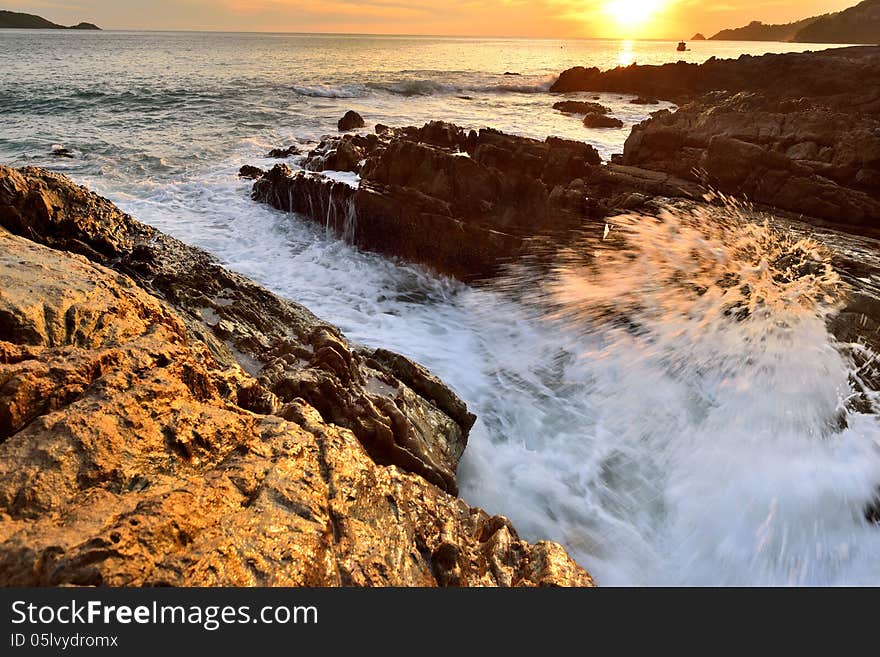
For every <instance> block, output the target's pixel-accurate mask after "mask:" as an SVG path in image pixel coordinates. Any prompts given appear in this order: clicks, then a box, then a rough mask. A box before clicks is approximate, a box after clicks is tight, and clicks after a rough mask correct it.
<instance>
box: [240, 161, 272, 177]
mask: <svg viewBox="0 0 880 657" xmlns="http://www.w3.org/2000/svg"><path fill="white" fill-rule="evenodd" d="M264 173H266V172H265V171H263V170H262V169H261V168H260V167H255V166H253V165H250V164H245V165H244V166H243V167H242V168H241V169H239V170H238V176H239V177H240V178H249V179H251V180H256V179H257V178H259V177H261V176H262V175H263V174H264Z"/></svg>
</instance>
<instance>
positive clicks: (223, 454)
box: [0, 170, 592, 586]
mask: <svg viewBox="0 0 880 657" xmlns="http://www.w3.org/2000/svg"><path fill="white" fill-rule="evenodd" d="M10 175H11V174H10V172H9V170H2V176H0V186H2V189H3V195H2V202H0V210H2V211H3V213H4V216H5V217H6V218H7V219H8V217H9V216H10V206H9V205H6V203H7V202H8V201H9V200H10V199H9V196H8V193H9V190H10V188H13V189H15V188H19V187H20V185H21V184H22V182H24V183H25V184H28V183H29V182H35V180H34V177H35V176H38V175H44V176H46V177H47V178H46V179H44V182H46V183H48V181H52V182H53V183H54V189H53V190H52V191H51V192H50V191H49V189H48V185H47V187H43V188H42V193H43V194H52V195H53V196H54V198H55V199H56V200H58V201H61V199H62V198H63V187H64V185H67V186H70V187H71V188H72V187H73V186H71V185H70V183H66V182H64V181H63V179H61V178H60V177H56V176H54V174H49V173H48V172H45V173H43V174H38V173H37V171H36V170H29V171H26V172H25V173H24V176H22V177H21V178H20V179H15V180H10ZM82 193H83V194H85V192H82ZM67 200H73V199H67ZM80 200H82V201H86V200H90V201H91V202H93V203H94V204H95V205H94V209H97V210H108V211H109V208H110V207H111V206H110V205H109V203H107V202H103V203H101V202H99V201H98V200H97V198H96V197H89V199H85V198H83V199H80ZM61 202H62V203H63V201H61ZM12 207H13V210H14V212H17V213H19V219H21V218H23V217H22V216H21V215H20V213H21V211H22V210H24V208H23V207H22V206H19V205H18V204H16V205H14V206H12ZM77 208H78V209H80V210H82V209H84V206H82V205H79V204H77ZM69 209H70V210H71V211H73V208H69ZM62 214H63V215H66V212H65V209H64V208H63V207H62ZM112 217H116V218H117V219H118V220H119V221H118V222H117V223H115V224H114V223H110V224H107V225H106V228H107V229H108V230H112V229H113V228H114V227H115V228H117V229H125V228H128V229H133V230H135V229H138V228H142V229H143V230H148V229H146V227H139V226H137V225H134V224H131V220H130V219H127V218H125V217H124V215H121V213H118V211H117V213H115V214H112V215H108V218H112ZM34 220H35V226H37V227H39V226H40V221H39V220H38V218H37V217H36V216H35V217H34ZM68 221H73V220H71V219H69V218H68V219H67V220H62V221H61V222H60V223H59V225H60V226H64V227H66V229H67V237H66V239H70V235H71V234H72V231H73V229H74V224H73V223H68ZM99 225H102V224H101V222H100V221H98V222H97V223H96V225H95V226H93V228H97V227H98V226H99ZM153 236H154V237H157V236H158V234H156V233H154V235H153ZM83 237H85V235H83ZM92 237H94V235H92ZM129 237H130V238H133V239H136V235H134V234H129ZM166 239H167V238H166ZM108 241H111V242H114V243H118V244H119V246H120V249H122V247H123V245H124V244H125V239H124V238H123V237H122V235H121V234H116V235H108ZM164 246H165V247H166V248H171V249H172V250H173V249H174V246H175V245H174V243H173V242H166V243H165V244H164ZM180 246H182V245H180ZM120 252H121V251H120ZM167 255H168V254H159V255H158V256H157V260H158V261H161V260H163V259H165V257H166V256H167ZM180 255H181V256H183V257H190V256H192V255H194V254H193V252H186V251H184V252H182V253H181V254H180ZM213 265H214V269H215V271H217V272H222V270H220V268H219V267H218V266H217V265H216V263H213ZM167 273H168V272H166V274H167ZM160 275H161V274H160ZM227 276H229V275H224V276H223V277H224V278H226V280H225V281H224V283H225V284H227V283H230V282H232V281H231V280H230V279H229V278H228V277H227ZM0 278H2V280H3V281H4V294H3V295H2V298H0V316H2V317H3V323H4V329H5V330H4V332H3V334H2V336H0V377H2V380H3V381H4V384H3V386H2V388H0V432H2V433H0V518H2V522H0V585H3V586H67V585H75V586H168V585H172V586H339V585H343V586H435V585H441V586H485V585H488V586H495V585H502V586H543V585H557V586H560V585H562V586H569V585H571V586H590V585H592V580H591V579H590V577H589V575H588V574H587V573H586V572H585V571H584V570H583V569H582V568H580V567H579V566H577V565H576V564H575V563H574V562H572V561H571V559H570V558H569V557H568V556H567V555H566V554H565V552H564V551H563V550H562V548H561V547H560V546H558V545H556V544H553V543H536V544H529V543H526V542H525V541H522V540H521V539H519V537H518V536H517V535H516V533H515V532H514V531H513V529H512V528H511V527H510V524H509V522H507V521H506V519H504V518H500V517H497V516H491V517H490V516H488V515H487V514H486V513H484V512H483V511H481V510H479V509H474V508H471V507H469V506H467V505H466V504H465V503H464V502H463V501H461V500H460V499H457V498H455V497H453V496H451V495H449V494H447V493H445V492H443V491H442V490H441V489H440V488H438V487H436V486H434V485H432V484H430V483H428V482H427V481H426V480H425V479H424V478H423V477H421V476H417V475H414V474H409V473H407V472H405V471H403V470H401V469H400V468H397V467H388V466H384V465H379V464H377V463H376V462H375V461H374V460H373V459H372V458H371V457H370V456H369V454H368V452H367V451H366V450H365V449H364V447H363V445H362V444H361V442H360V441H359V440H358V438H357V437H356V436H355V434H354V433H353V432H352V431H350V430H348V429H345V428H342V427H339V426H337V425H335V424H331V423H329V422H327V421H326V420H325V419H324V418H323V417H322V415H321V413H319V411H318V410H316V409H315V408H314V407H313V406H311V405H310V404H309V403H307V402H306V401H304V400H303V399H299V398H297V399H293V400H290V401H289V402H287V403H286V404H284V405H283V406H279V400H278V399H275V398H273V397H272V396H271V394H269V393H268V392H267V391H266V390H265V388H264V387H263V386H262V384H261V383H260V381H259V380H258V379H257V378H255V377H254V376H252V375H251V374H248V373H247V372H246V371H245V370H244V369H243V368H242V367H240V366H239V364H238V363H237V362H227V363H224V362H221V361H220V360H218V359H217V358H215V357H214V355H213V353H212V348H211V346H210V345H209V344H207V343H205V342H203V341H202V340H201V338H200V337H199V335H198V333H196V332H195V331H193V330H192V328H191V327H190V325H192V324H193V322H192V320H191V318H187V317H184V316H182V315H181V314H179V311H178V310H176V309H175V308H174V307H172V304H171V303H170V302H169V300H168V299H160V298H158V297H156V296H154V295H152V294H150V293H148V292H147V291H146V290H145V289H144V288H142V287H141V286H140V285H139V284H138V283H137V282H136V281H135V280H134V279H133V278H131V277H129V276H126V275H123V274H120V273H117V272H115V271H113V270H111V269H108V268H106V267H104V266H101V265H100V264H97V263H95V262H92V261H90V260H88V259H87V258H85V257H83V256H79V255H74V254H71V253H69V252H66V251H63V250H58V249H51V248H48V247H46V246H43V245H39V244H36V243H35V242H32V241H29V240H27V239H24V238H22V237H18V236H15V235H11V234H10V233H8V232H5V231H0ZM233 278H234V277H233ZM188 285H189V283H188V281H184V282H183V289H184V290H186V289H188ZM252 289H258V288H256V286H253V288H252ZM239 291H242V290H239ZM207 293H208V294H210V288H209V289H208V290H207ZM232 294H235V292H232ZM263 296H264V299H271V295H269V294H268V293H266V292H263ZM257 301H259V299H257ZM175 303H179V301H176V302H175ZM264 310H265V311H266V312H267V313H268V314H270V315H271V314H272V313H273V312H275V311H277V310H278V308H277V307H276V308H273V307H271V306H270V307H268V308H265V309H264ZM181 312H183V313H184V314H188V313H189V312H190V311H189V309H188V306H186V305H185V304H184V305H182V306H181ZM279 319H280V318H279ZM202 331H203V333H208V332H209V328H208V327H207V326H204V325H203V326H202ZM310 346H311V347H312V349H313V350H314V352H315V354H318V353H321V352H323V353H324V354H325V356H324V361H325V362H326V363H327V367H329V368H330V369H333V368H336V367H339V368H343V369H344V368H353V367H355V366H354V365H352V364H351V363H350V362H348V361H349V360H350V359H351V358H352V356H351V354H350V352H347V346H346V344H345V342H344V341H343V340H342V339H341V338H339V337H338V336H337V335H336V334H335V333H334V331H333V329H332V328H330V327H321V328H319V329H317V330H316V331H315V332H314V336H313V339H312V341H311V343H310ZM276 348H277V347H276ZM346 353H348V355H346ZM331 354H338V355H340V357H341V359H342V361H344V362H343V363H336V362H335V361H334V358H333V357H332V356H331ZM422 375H423V373H421V372H416V373H415V376H416V377H418V376H422ZM383 376H385V377H386V379H387V380H388V381H392V382H393V379H392V378H391V376H390V375H388V374H385V375H383ZM429 387H430V386H429ZM410 394H415V393H412V392H410ZM375 398H376V399H381V398H382V397H381V395H378V394H376V395H375ZM386 402H387V403H389V404H391V405H394V404H393V403H392V402H391V401H390V400H386ZM243 404H244V405H243ZM398 421H401V420H400V418H398Z"/></svg>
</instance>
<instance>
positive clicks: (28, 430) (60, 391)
mask: <svg viewBox="0 0 880 657" xmlns="http://www.w3.org/2000/svg"><path fill="white" fill-rule="evenodd" d="M878 62H880V48H847V49H840V50H835V51H826V52H823V53H807V54H799V55H773V56H770V55H768V56H765V57H762V58H748V57H742V58H740V59H739V60H735V61H730V62H720V61H715V60H710V61H709V62H707V63H706V64H703V65H700V66H697V65H689V64H683V63H679V64H671V65H666V66H661V67H639V66H630V67H624V68H620V69H615V70H614V71H609V72H605V73H602V72H599V71H598V70H597V69H583V68H579V69H572V70H570V71H566V72H564V73H563V74H562V75H561V76H560V78H559V81H558V82H557V84H556V85H555V86H554V90H555V91H556V92H558V93H566V94H579V93H582V92H592V91H614V92H622V93H631V94H634V95H637V96H638V97H639V98H641V99H642V100H643V101H644V102H651V100H652V99H654V98H664V99H673V100H675V101H676V102H677V103H680V104H681V107H680V108H679V109H678V110H677V111H676V112H674V113H673V112H669V111H667V110H662V111H660V112H656V113H654V114H653V115H652V117H651V118H650V119H648V120H647V121H645V122H644V123H642V124H641V125H639V126H637V127H636V128H635V129H634V130H633V132H632V134H631V135H630V137H629V139H628V140H627V142H626V147H625V149H624V153H622V154H621V155H619V156H618V157H615V158H613V161H612V162H610V163H605V162H602V160H601V158H600V156H599V154H598V152H597V151H596V150H595V149H594V148H592V147H591V146H589V145H588V144H586V143H583V142H578V141H568V140H563V139H558V138H554V137H550V138H548V139H546V140H544V141H540V140H534V139H527V138H524V137H518V136H513V135H507V134H503V133H500V132H498V131H495V130H492V129H482V130H479V131H472V130H464V129H462V128H460V127H458V126H455V125H453V124H450V123H445V122H441V121H435V122H431V123H428V124H427V125H425V126H423V127H402V128H390V127H387V126H381V125H379V126H376V127H375V129H374V130H373V131H372V132H366V131H357V130H358V128H359V126H360V125H362V117H359V116H357V117H356V116H351V115H347V116H346V117H344V118H345V120H344V121H340V124H339V126H338V127H339V129H340V130H341V131H343V130H344V131H346V132H345V134H341V135H333V136H328V137H327V138H325V139H324V140H323V141H322V143H321V144H320V145H318V146H317V147H316V148H315V149H313V150H312V151H311V152H309V153H306V154H302V155H300V154H299V153H298V152H297V149H296V148H290V147H282V148H279V149H277V150H274V151H273V152H272V154H271V156H272V157H277V158H280V159H286V158H290V157H297V158H298V159H297V160H296V166H295V167H291V166H289V165H288V164H287V163H278V164H276V165H275V166H274V167H273V168H272V169H271V170H269V171H262V170H260V169H258V168H256V167H253V166H249V167H244V168H243V170H242V176H244V177H248V178H252V179H254V181H255V182H254V183H253V198H254V199H255V200H257V201H260V202H263V203H267V204H269V205H271V206H273V207H275V208H278V209H279V210H282V211H285V212H296V213H298V214H299V215H301V216H305V217H307V218H308V219H310V220H312V221H314V222H316V223H318V224H320V225H322V226H325V227H326V228H327V229H328V230H329V231H333V232H335V233H336V234H338V235H339V236H340V237H341V238H343V239H345V240H347V241H349V242H351V243H352V244H355V245H357V246H359V247H361V248H364V249H368V250H373V251H377V252H379V253H383V254H386V255H389V256H393V257H399V258H403V259H405V260H407V261H410V262H414V263H417V264H420V265H423V266H426V267H428V268H430V269H432V270H434V271H436V272H438V273H440V274H444V275H449V276H453V277H455V278H458V279H460V280H462V281H464V282H467V283H472V284H479V283H480V282H481V281H485V280H486V279H491V278H493V277H496V276H498V275H499V274H501V273H503V272H504V271H505V268H506V267H508V266H510V265H514V264H516V263H518V262H521V261H522V260H523V259H524V258H529V259H531V260H534V259H541V258H545V259H546V260H547V261H548V262H552V261H553V258H554V254H555V252H556V250H558V249H560V248H565V247H566V246H568V245H570V244H572V243H574V242H575V241H576V240H580V239H582V238H583V237H584V235H589V236H592V237H594V238H596V239H599V238H601V237H602V236H603V234H604V232H606V231H607V229H608V225H609V224H613V223H614V220H615V219H614V218H615V217H617V216H620V215H623V214H627V213H639V214H643V215H649V216H650V215H654V214H657V213H658V212H660V211H661V210H662V209H664V208H667V207H669V206H671V205H672V206H675V205H678V206H681V207H686V208H693V207H705V208H711V207H712V205H713V203H715V202H716V201H715V200H714V199H713V197H712V196H711V195H708V196H707V195H706V192H707V190H709V189H714V190H718V191H720V192H723V193H726V194H730V195H732V196H735V197H741V198H747V199H748V200H750V201H752V202H755V203H756V204H757V207H758V209H759V210H761V211H764V212H766V213H767V214H766V216H767V217H768V220H770V221H773V222H774V223H775V224H776V225H777V226H778V227H779V229H780V230H783V231H791V232H793V233H796V234H804V235H810V236H812V237H814V238H816V239H818V240H819V241H820V242H822V243H823V244H825V245H826V246H827V247H828V248H829V250H830V251H831V253H832V257H833V264H834V267H835V269H836V270H837V271H838V272H839V273H840V274H841V276H842V278H843V279H844V282H845V283H846V284H847V285H848V287H849V291H848V294H847V298H846V301H845V304H844V307H843V308H842V310H841V312H839V313H838V314H837V315H836V316H835V317H834V318H832V320H831V321H830V322H829V329H830V330H831V331H832V333H833V334H834V335H835V336H837V337H838V339H839V340H840V341H841V344H849V343H857V342H858V343H861V344H863V345H867V346H868V347H869V349H870V350H872V351H873V352H876V351H877V349H880V338H878V335H880V331H878V328H880V284H878V283H876V281H880V256H878V254H880V250H878V244H877V242H876V241H875V240H874V239H873V236H875V235H880V231H878V228H880V225H878V220H880V124H878V119H877V116H878V112H877V110H878V109H880V79H878V78H877V77H876V76H877V75H878V73H877V71H878V70H880V68H878ZM872 76H873V77H872ZM554 101H556V97H553V98H552V99H551V100H550V102H549V103H548V111H554V110H553V108H552V103H553V102H554ZM594 105H595V106H594ZM557 107H560V108H561V111H573V112H575V113H579V112H582V111H583V110H587V111H588V112H592V113H594V114H595V115H596V116H605V113H604V112H603V111H602V110H603V109H604V108H602V107H601V106H599V105H596V104H595V103H592V102H587V101H586V100H585V99H584V98H583V97H581V96H572V95H569V96H567V97H566V98H565V99H564V100H562V101H559V102H557ZM352 114H353V113H352ZM357 119H361V121H358V120H357ZM352 130H354V131H353V132H352ZM798 275H800V274H798ZM803 275H809V272H806V273H803ZM0 277H2V281H3V282H2V285H0V376H2V379H0V381H2V383H0V584H3V585H17V586H33V585H51V586H58V585H128V586H140V585H175V586H181V585H184V586H208V585H214V586H276V585H284V586H335V585H354V586H421V585H425V586H429V585H430V586H433V585H441V586H447V585H457V586H474V585H501V586H520V585H522V586H538V585H558V586H591V585H592V579H591V578H590V576H589V574H588V573H587V572H586V571H585V570H584V569H583V568H582V567H580V566H579V565H577V564H576V563H575V562H574V561H573V560H572V559H571V558H570V557H569V556H568V555H567V554H566V553H565V551H564V549H563V548H562V547H561V546H559V545H558V544H555V543H550V542H538V543H534V544H532V543H528V542H525V541H523V540H521V539H520V538H519V537H518V535H517V533H516V531H515V529H514V528H513V527H512V525H511V524H510V522H509V521H507V520H506V519H505V518H503V517H500V516H489V515H488V514H487V513H485V512H484V511H482V510H480V509H476V508H473V507H470V506H468V505H467V504H466V503H465V502H463V501H462V500H461V499H459V498H457V497H456V495H457V489H458V486H457V481H456V469H457V466H458V461H459V459H460V458H461V456H462V453H463V451H464V449H465V446H466V444H467V438H468V434H469V431H470V429H471V427H472V425H473V423H474V421H475V417H474V415H473V414H472V413H471V412H470V411H469V410H468V408H467V406H466V405H465V403H464V402H463V401H462V400H461V399H459V398H458V397H457V396H456V394H455V393H454V392H453V391H452V390H450V389H449V387H447V386H446V385H445V384H444V383H443V382H442V381H440V380H439V379H437V378H436V377H435V376H434V375H432V374H431V373H430V372H429V371H427V370H426V369H425V368H423V367H422V366H420V365H419V364H417V363H414V362H412V361H410V360H408V359H407V358H405V357H404V356H401V355H399V354H395V353H392V352H389V351H387V350H384V349H367V348H364V347H361V346H359V345H356V344H353V343H351V342H350V341H349V340H347V339H346V338H345V336H344V335H342V334H341V332H340V331H339V330H338V329H337V328H336V327H334V326H332V325H330V324H327V323H326V322H323V321H321V320H320V319H318V318H317V317H315V316H314V315H313V314H312V313H311V312H309V311H308V310H307V309H305V308H303V307H302V306H299V305H298V304H295V303H293V302H290V301H287V300H284V299H281V298H279V297H277V296H276V295H274V294H272V293H270V292H268V291H267V290H265V289H264V288H262V287H260V286H258V285H256V284H255V283H253V282H252V281H250V280H248V279H246V278H244V277H242V276H240V275H237V274H235V273H232V272H230V271H227V270H225V269H224V268H223V267H221V266H220V265H219V263H218V262H217V261H216V260H214V259H213V258H212V257H211V256H209V255H208V254H206V253H204V252H203V251H200V250H199V249H195V248H192V247H189V246H187V245H185V244H183V243H181V242H179V241H177V240H174V239H172V238H170V237H168V236H166V235H164V234H162V233H161V232H159V231H157V230H155V229H153V228H150V227H149V226H146V225H144V224H141V223H139V222H138V221H136V220H135V219H134V218H132V217H131V216H128V215H126V214H124V213H123V212H121V211H120V210H119V209H118V208H116V207H115V206H114V205H113V204H112V203H110V202H109V201H107V200H106V199H103V198H101V197H99V196H97V195H95V194H93V193H91V192H89V191H88V190H86V189H84V188H82V187H80V186H78V185H75V184H73V183H72V182H71V181H69V180H68V179H66V178H65V177H64V176H61V175H58V174H55V173H51V172H49V171H46V170H43V169H36V168H23V169H11V168H8V167H2V166H0ZM872 351H869V352H868V353H869V354H870V353H872ZM860 354H861V355H860ZM854 358H856V362H857V363H858V364H859V365H860V366H861V367H862V370H861V371H860V372H859V382H860V385H863V386H865V387H866V389H867V388H870V389H871V390H877V389H880V376H878V375H877V372H876V368H875V367H874V365H873V359H872V358H870V357H866V356H865V355H864V354H862V352H859V353H857V354H855V355H854ZM860 359H861V360H860ZM853 403H856V402H853ZM872 514H873V515H877V514H876V510H869V511H868V515H869V516H872V517H873V515H872Z"/></svg>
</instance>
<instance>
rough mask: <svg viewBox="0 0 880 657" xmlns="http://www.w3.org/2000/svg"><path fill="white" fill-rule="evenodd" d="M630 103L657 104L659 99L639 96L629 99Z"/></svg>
mask: <svg viewBox="0 0 880 657" xmlns="http://www.w3.org/2000/svg"><path fill="white" fill-rule="evenodd" d="M629 102H630V104H631V105H657V104H658V103H659V102H660V101H659V100H657V99H656V98H644V97H642V96H639V97H638V98H633V99H632V100H631V101H629Z"/></svg>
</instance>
